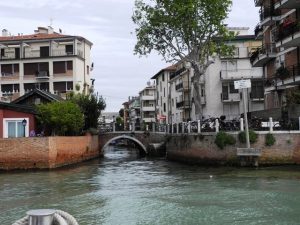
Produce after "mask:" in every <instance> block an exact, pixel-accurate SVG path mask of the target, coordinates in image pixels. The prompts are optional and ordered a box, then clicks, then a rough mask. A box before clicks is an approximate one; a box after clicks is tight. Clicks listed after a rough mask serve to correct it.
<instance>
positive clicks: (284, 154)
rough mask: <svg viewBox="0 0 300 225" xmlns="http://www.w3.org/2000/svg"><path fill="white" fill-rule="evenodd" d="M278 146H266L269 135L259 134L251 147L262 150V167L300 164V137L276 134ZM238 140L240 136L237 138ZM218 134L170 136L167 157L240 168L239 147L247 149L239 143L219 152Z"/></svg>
mask: <svg viewBox="0 0 300 225" xmlns="http://www.w3.org/2000/svg"><path fill="white" fill-rule="evenodd" d="M273 135H274V137H275V139H276V143H275V144H274V145H273V146H270V147H267V146H265V134H259V136H258V140H257V142H256V143H255V144H253V145H251V147H254V148H259V149H261V150H262V155H261V156H260V157H259V164H260V165H285V164H300V134H296V133H281V134H280V133H276V134H275V133H274V134H273ZM234 136H235V138H236V139H237V134H235V135H234ZM214 141H215V135H205V136H198V135H189V136H188V135H185V136H184V135H178V136H177V137H170V139H169V141H168V143H167V158H168V159H171V160H176V161H182V162H187V163H193V164H201V165H215V164H217V165H225V164H227V165H239V158H238V157H237V155H236V148H237V147H245V144H241V143H239V142H238V141H237V144H236V145H234V146H226V148H224V149H219V148H218V147H217V146H216V144H215V143H214Z"/></svg>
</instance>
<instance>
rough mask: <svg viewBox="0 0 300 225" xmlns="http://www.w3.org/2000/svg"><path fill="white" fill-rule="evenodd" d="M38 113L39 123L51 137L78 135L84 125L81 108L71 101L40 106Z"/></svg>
mask: <svg viewBox="0 0 300 225" xmlns="http://www.w3.org/2000/svg"><path fill="white" fill-rule="evenodd" d="M37 112H38V115H37V119H38V121H39V123H40V124H41V125H42V126H43V128H44V130H45V131H48V132H49V133H51V135H76V134H79V133H80V131H81V129H82V127H83V125H84V120H83V114H82V113H81V111H80V108H79V107H78V106H77V105H76V104H74V103H72V102H69V101H64V102H51V103H48V104H41V105H38V106H37Z"/></svg>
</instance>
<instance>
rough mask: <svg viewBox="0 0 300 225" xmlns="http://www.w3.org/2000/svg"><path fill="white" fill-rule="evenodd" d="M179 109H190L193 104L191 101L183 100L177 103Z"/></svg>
mask: <svg viewBox="0 0 300 225" xmlns="http://www.w3.org/2000/svg"><path fill="white" fill-rule="evenodd" d="M176 108H177V109H189V108H191V104H190V102H189V101H181V102H177V103H176Z"/></svg>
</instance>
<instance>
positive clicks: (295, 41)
mask: <svg viewBox="0 0 300 225" xmlns="http://www.w3.org/2000/svg"><path fill="white" fill-rule="evenodd" d="M275 39H276V42H277V43H276V47H285V48H287V47H299V46H300V23H299V22H287V23H283V24H282V25H281V26H279V28H278V30H277V32H276V34H275Z"/></svg>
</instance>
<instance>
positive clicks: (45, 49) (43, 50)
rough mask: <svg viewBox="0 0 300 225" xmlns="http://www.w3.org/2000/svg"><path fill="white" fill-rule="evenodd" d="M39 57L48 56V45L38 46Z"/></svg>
mask: <svg viewBox="0 0 300 225" xmlns="http://www.w3.org/2000/svg"><path fill="white" fill-rule="evenodd" d="M40 57H49V46H43V47H40Z"/></svg>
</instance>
